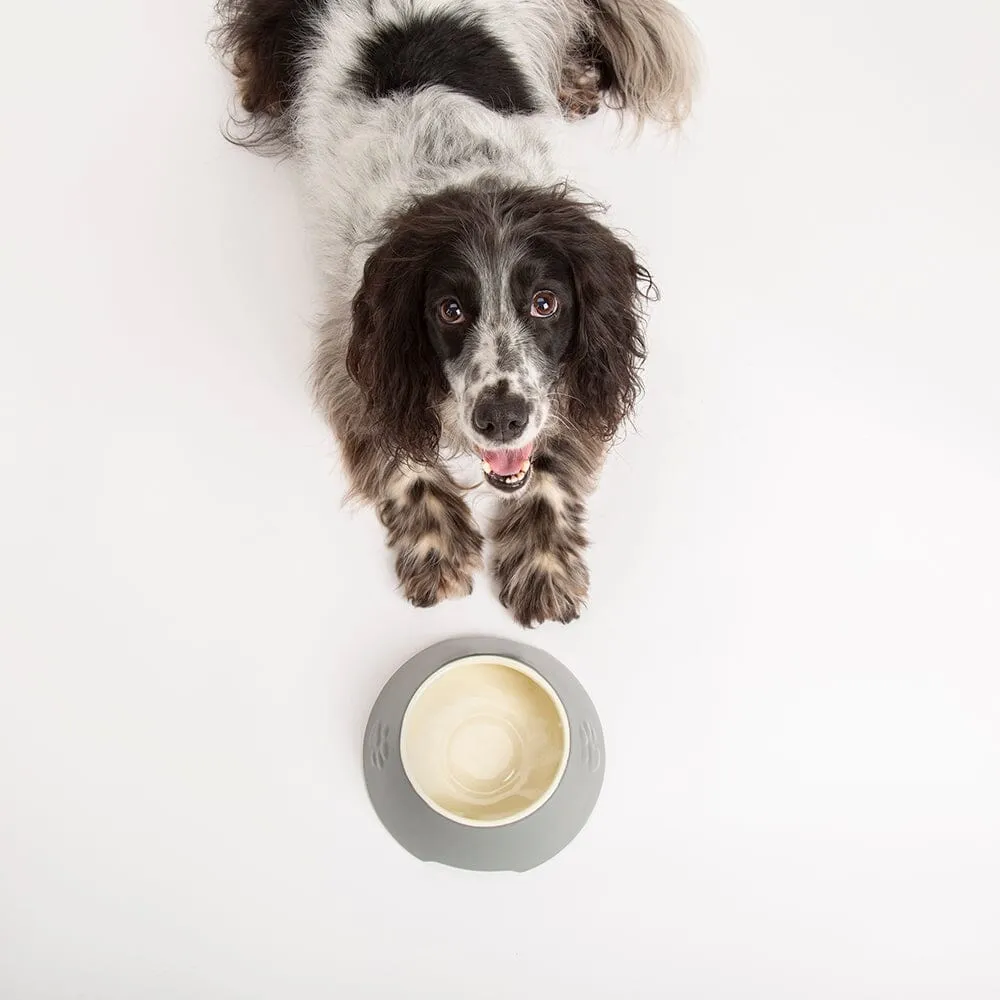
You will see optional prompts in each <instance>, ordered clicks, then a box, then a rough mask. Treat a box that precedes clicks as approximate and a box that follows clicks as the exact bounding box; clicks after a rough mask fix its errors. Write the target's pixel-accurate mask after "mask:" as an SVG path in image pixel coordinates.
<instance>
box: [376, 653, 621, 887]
mask: <svg viewBox="0 0 1000 1000" xmlns="http://www.w3.org/2000/svg"><path fill="white" fill-rule="evenodd" d="M364 772H365V781H366V784H367V786H368V792H369V796H370V798H371V800H372V804H373V805H374V807H375V811H376V813H377V814H378V816H379V818H380V819H381V820H382V822H383V824H384V825H385V826H386V828H387V829H388V830H389V832H390V833H391V834H392V835H393V836H394V837H395V838H396V840H398V841H399V843H400V844H402V846H403V847H405V848H406V849H407V850H409V851H410V852H411V853H412V854H415V855H416V856H417V857H419V858H422V859H423V860H427V861H438V862H440V863H442V864H447V865H452V866H454V867H458V868H472V869H479V870H490V871H492V870H503V869H511V870H515V871H524V870H526V869H528V868H533V867H535V866H536V865H538V864H541V863H542V862H543V861H546V860H548V859H549V858H550V857H552V856H553V855H555V854H556V853H558V852H559V851H560V850H561V849H562V848H563V847H565V846H566V844H568V843H569V842H570V841H571V840H572V839H573V837H575V836H576V834H577V833H578V832H579V831H580V830H581V829H582V827H583V825H584V824H585V823H586V820H587V818H588V816H589V815H590V812H591V810H592V809H593V807H594V805H595V803H596V801H597V797H598V795H599V793H600V788H601V783H602V781H603V776H604V746H603V736H602V733H601V726H600V722H599V721H598V718H597V713H596V712H595V710H594V706H593V704H592V702H591V701H590V699H589V698H588V697H587V694H586V692H584V690H583V688H581V687H580V685H579V683H578V682H577V681H576V679H575V678H574V677H573V676H572V674H570V673H569V671H568V670H566V668H565V667H563V666H562V664H560V663H559V662H558V661H556V660H555V659H554V658H552V657H551V656H549V655H548V654H547V653H544V652H542V651H541V650H538V649H534V648H532V647H530V646H525V645H523V644H521V643H515V642H510V641H508V640H504V639H475V638H469V639H451V640H448V641H446V642H442V643H438V644H437V645H435V646H432V647H430V648H429V649H425V650H423V651H422V652H420V653H418V654H417V655H416V656H414V657H413V658H412V659H410V660H409V661H408V662H407V663H406V664H404V666H403V667H401V668H400V669H399V670H398V671H397V672H396V673H395V674H394V675H393V676H392V678H390V680H389V682H388V683H387V684H386V686H385V688H384V689H383V690H382V693H381V694H380V695H379V698H378V700H377V701H376V703H375V707H374V708H373V710H372V714H371V718H370V719H369V722H368V726H367V729H366V732H365V753H364Z"/></svg>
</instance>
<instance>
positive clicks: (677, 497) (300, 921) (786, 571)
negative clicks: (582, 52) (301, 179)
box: [0, 0, 1000, 1000]
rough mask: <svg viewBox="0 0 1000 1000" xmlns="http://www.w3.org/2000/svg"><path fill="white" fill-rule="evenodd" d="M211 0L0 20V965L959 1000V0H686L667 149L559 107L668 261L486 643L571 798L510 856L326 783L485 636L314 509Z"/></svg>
mask: <svg viewBox="0 0 1000 1000" xmlns="http://www.w3.org/2000/svg"><path fill="white" fill-rule="evenodd" d="M209 6H210V5H209V4H208V2H207V0H204V2H202V0H175V2H173V3H164V2H160V3H156V4H149V3H135V2H132V0H105V2H104V3H102V4H96V5H95V4H79V3H69V2H68V0H56V2H55V3H49V4H44V5H28V4H22V5H21V6H20V7H15V8H14V9H13V10H12V11H11V12H8V13H7V14H5V15H4V21H5V26H4V37H5V43H6V44H5V46H4V55H3V58H2V59H0V75H2V82H3V92H4V94H5V95H6V98H7V99H6V101H5V105H4V123H3V126H2V129H0V131H2V135H3V139H2V140H0V142H2V145H3V158H2V161H0V171H2V174H3V178H2V185H0V190H2V195H0V197H2V199H3V206H2V219H3V223H2V234H3V235H2V241H0V257H2V261H0V265H2V266H0V283H2V289H0V308H2V313H0V326H2V338H0V349H2V357H0V402H2V409H3V417H2V421H0V448H2V450H0V460H2V477H3V485H2V494H0V507H2V520H0V533H2V535H0V544H2V550H3V555H2V569H0V573H2V578H0V582H2V593H0V996H2V997H3V998H4V1000H63V998H66V1000H68V998H74V1000H79V998H84V1000H119V998H120V1000H136V998H141V1000H159V998H163V1000H168V998H169V1000H175V998H180V1000H201V998H204V1000H223V998H234V1000H235V998H239V1000H257V998H260V1000H313V998H316V1000H320V998H323V1000H328V998H331V997H335V998H342V1000H366V998H379V1000H397V998H401V1000H409V998H418V997H427V998H433V1000H469V998H476V1000H494V998H495V1000H501V998H502V1000H508V998H513V997H519V998H522V997H523V998H528V1000H536V998H537V1000H542V998H552V997H557V996H558V997H563V996H566V997H576V998H584V997H586V998H595V1000H598V998H600V1000H604V998H610V997H629V998H632V997H635V998H651V1000H652V998H657V1000H659V998H666V997H676V998H679V1000H688V998H691V1000H695V998H706V1000H708V998H712V1000H716V998H718V1000H748V998H762V1000H779V998H790V1000H803V998H809V1000H813V998H836V1000H855V998H886V1000H890V998H891V1000H897V998H905V1000H918V998H930V997H933V998H941V1000H954V998H961V1000H987V998H996V997H997V996H1000V946H998V943H1000V393H998V389H997V382H998V369H1000V304H998V302H1000V250H998V233H1000V113H998V110H997V108H998V106H1000V67H998V63H997V60H996V44H997V37H998V34H1000V6H998V5H997V4H995V3H993V2H991V0H978V2H977V0H968V2H966V3H963V4H952V5H943V6H942V5H940V4H931V3H929V2H923V0H919V2H913V0H910V2H904V0H843V2H840V3H837V4H832V5H830V4H815V3H803V2H800V0H760V2H757V3H753V4H749V3H746V2H744V0H740V2H736V0H718V2H715V3H708V2H703V0H697V2H695V0H692V2H691V3H690V5H689V10H690V11H691V13H692V15H693V17H694V19H695V20H696V22H697V23H698V25H699V27H700V29H701V33H702V36H703V39H704V42H705V46H706V49H707V52H708V59H709V66H710V76H709V80H708V83H707V86H706V88H705V91H704V95H703V99H702V100H701V102H700V104H699V106H698V114H697V119H696V121H695V122H694V123H693V125H692V127H691V129H690V130H689V131H688V133H687V134H686V136H685V138H684V139H683V140H682V141H681V143H680V144H679V145H677V146H675V147H671V146H669V145H667V144H664V143H663V142H662V141H660V140H659V139H658V138H656V137H655V136H653V135H647V136H646V137H645V138H644V139H643V140H642V141H641V142H640V143H639V144H638V145H637V146H635V147H634V148H618V149H613V148H612V144H613V140H614V126H613V122H611V121H606V122H603V123H602V122H599V121H592V122H589V123H587V124H586V125H584V126H582V127H579V128H577V129H575V130H573V131H572V133H571V134H570V135H569V137H568V138H567V140H566V141H567V143H568V145H567V147H566V151H567V155H568V156H570V157H571V158H572V160H573V162H574V163H575V164H576V169H577V173H578V178H579V180H580V181H581V182H582V183H584V184H585V185H587V186H588V187H589V188H590V189H591V190H592V191H593V192H594V193H595V194H596V195H598V196H600V197H603V198H607V199H609V200H611V201H612V202H613V203H614V217H615V220H616V221H617V222H618V223H619V224H621V225H622V226H625V227H627V228H628V229H630V230H631V231H632V232H633V233H634V234H635V237H636V239H637V240H638V242H639V243H640V244H641V245H642V246H643V248H644V250H645V252H646V256H647V258H648V261H649V263H650V266H651V268H652V270H653V271H654V272H655V274H656V276H657V277H658V279H659V281H660V283H661V286H662V289H663V293H664V295H663V301H662V302H661V303H660V304H659V305H658V306H656V307H655V310H654V312H653V315H652V320H651V324H650V330H649V333H650V341H651V355H650V360H649V366H648V378H647V386H648V394H647V397H646V399H645V402H644V405H643V407H642V410H641V413H640V415H639V419H638V427H639V430H638V432H637V433H635V434H634V435H633V436H631V437H630V438H629V439H628V441H627V442H626V443H625V444H624V445H623V446H622V447H621V448H620V450H619V451H618V452H617V454H616V455H615V457H614V458H613V460H612V461H611V463H610V465H609V467H608V470H607V474H606V476H605V478H604V481H603V484H602V487H601V490H600V493H599V495H598V496H597V498H596V500H595V502H594V508H593V520H592V529H593V538H594V545H593V553H592V567H593V576H594V587H593V594H592V601H591V606H590V608H589V610H588V612H587V613H586V615H585V617H584V618H583V619H582V620H581V621H579V622H578V623H577V624H575V625H573V626H570V627H568V628H565V627H557V626H547V627H545V628H543V629H540V630H538V631H537V632H535V633H534V634H532V636H531V640H532V641H534V642H536V643H538V644H540V645H542V646H544V647H545V648H547V649H549V650H551V651H553V652H554V653H556V654H557V655H559V656H560V657H561V658H563V659H564V660H565V662H566V663H567V664H569V665H570V666H571V667H572V668H573V669H574V670H575V671H576V673H577V674H578V676H579V677H580V678H581V679H582V680H583V682H584V684H585V685H586V686H587V688H588V689H589V691H590V693H591V694H592V696H593V698H594V700H595V701H596V703H597V704H598V706H599V708H600V711H601V713H602V716H603V720H604V724H605V727H606V731H607V739H608V747H609V759H608V772H607V781H606V786H605V792H604V795H603V797H602V799H601V802H600V803H599V806H598V809H597V811H596V813H595V814H594V817H593V819H592V821H591V823H590V825H589V826H588V828H587V830H586V831H585V833H584V834H583V835H582V836H581V837H580V838H579V839H578V840H577V841H576V842H575V843H574V844H573V845H572V846H571V847H570V848H569V849H568V850H567V851H565V853H564V854H563V855H561V856H560V857H559V858H558V859H556V860H555V861H554V862H552V863H551V864H550V865H548V866H546V867H544V868H541V869H539V870H537V871H535V872H532V873H529V874H526V875H522V876H512V875H510V876H508V875H495V876H477V875H472V874H467V873H462V872H457V871H451V870H446V869H440V868H437V867H435V866H424V865H421V864H419V863H418V862H416V861H414V860H412V859H411V858H410V857H409V856H408V855H406V854H405V853H404V852H403V851H402V850H400V849H399V848H398V847H397V846H396V845H395V843H394V842H393V841H391V840H390V838H389V837H388V836H387V835H386V834H385V833H384V832H383V831H382V829H381V828H380V827H379V825H378V823H377V821H376V819H375V817H374V815H373V813H372V811H371V809H370V808H369V805H368V802H367V799H366V797H365V793H364V789H363V786H362V783H361V774H360V764H359V761H360V747H359V740H360V736H361V731H362V727H363V725H364V721H365V718H366V715H367V711H368V708H369V706H370V704H371V702H372V700H373V699H374V697H375V695H376V694H377V692H378V690H379V688H380V686H381V684H382V683H383V681H384V680H385V679H386V677H387V676H388V675H389V674H390V673H391V672H392V670H393V669H394V667H395V666H396V665H397V664H398V663H400V662H401V661H402V660H403V659H404V658H405V657H406V656H407V655H408V654H409V653H411V652H413V651H415V650H416V649H418V648H420V647H421V646H422V645H424V644H427V643H429V642H431V641H433V640H436V639H439V638H442V637H445V636H449V635H453V634H455V633H468V632H487V633H498V634H502V635H517V634H519V633H518V630H517V629H516V628H515V627H514V626H513V625H512V624H511V623H510V621H509V620H508V619H507V617H506V616H505V614H504V612H503V611H502V609H501V608H500V607H499V606H498V605H497V604H496V603H495V601H494V600H493V598H492V597H491V595H490V588H489V586H488V584H487V583H486V581H483V582H482V584H481V585H480V587H479V588H478V590H477V592H476V594H475V595H474V596H473V597H471V598H470V599H468V600H466V601H463V602H460V603H454V604H450V605H448V606H446V607H441V608H438V609H435V610H433V611H424V612H420V611H416V610H413V609H412V608H410V607H408V606H407V605H406V604H405V603H404V602H403V601H402V600H401V599H400V598H399V597H398V596H397V595H396V594H395V593H394V592H393V580H392V577H391V570H390V566H389V563H388V559H387V557H386V555H385V554H384V551H383V548H382V541H381V535H380V530H379V529H378V527H377V526H376V524H375V520H374V518H373V517H372V516H371V515H370V514H368V513H360V514H351V513H349V512H347V511H344V510H342V509H341V508H340V506H339V501H340V496H341V494H342V491H343V489H344V479H343V476H342V475H341V473H340V471H339V469H338V465H337V460H336V456H335V452H334V449H333V447H332V444H331V441H330V439H329V437H328V435H327V433H326V431H325V429H324V427H323V426H322V425H321V423H320V421H319V420H318V419H317V417H316V416H315V415H314V414H313V412H312V410H311V404H310V399H309V397H308V394H307V390H306V388H305V369H306V366H307V364H308V360H309V353H310V330H309V317H310V315H311V313H312V310H313V308H314V307H315V305H316V301H317V294H318V292H317V285H316V282H315V278H314V274H313V269H312V264H311V261H310V256H309V248H308V246H307V244H306V240H305V237H304V235H303V224H302V218H301V213H300V210H299V208H298V203H297V197H296V192H295V187H294V183H293V178H292V174H291V172H290V170H289V168H288V167H287V166H282V165H275V164H274V163H272V162H271V161H266V160H262V159H259V158H255V157H254V156H252V155H249V154H247V153H245V152H243V151H241V150H239V149H236V148H233V147H230V146H228V145H227V144H226V143H225V142H224V141H223V140H222V139H221V138H220V135H219V126H220V123H221V121H222V118H223V114H224V107H225V102H226V99H227V95H228V92H229V87H228V82H227V80H226V79H225V78H224V76H223V74H222V73H221V71H220V70H219V69H218V68H217V67H216V65H215V64H214V62H213V60H212V57H211V55H210V53H209V52H208V50H207V48H206V47H205V45H204V34H205V32H206V30H207V28H208V26H209V20H210V11H209V10H208V8H209Z"/></svg>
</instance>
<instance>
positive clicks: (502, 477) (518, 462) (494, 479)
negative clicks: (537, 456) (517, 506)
mask: <svg viewBox="0 0 1000 1000" xmlns="http://www.w3.org/2000/svg"><path fill="white" fill-rule="evenodd" d="M532 447H533V446H532V445H530V444H528V445H525V446H524V447H523V448H513V449H507V450H504V451H484V452H482V459H483V476H484V478H485V479H486V482H488V483H489V484H490V486H492V487H494V488H495V489H498V490H500V492H501V493H516V492H517V491H518V490H519V489H521V488H523V486H524V485H525V483H527V481H528V479H529V478H530V476H531V449H532Z"/></svg>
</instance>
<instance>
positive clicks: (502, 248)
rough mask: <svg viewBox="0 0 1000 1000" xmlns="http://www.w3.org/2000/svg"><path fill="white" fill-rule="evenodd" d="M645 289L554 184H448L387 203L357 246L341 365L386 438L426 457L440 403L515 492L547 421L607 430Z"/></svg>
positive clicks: (631, 263) (625, 409) (631, 391)
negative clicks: (364, 247) (388, 213)
mask: <svg viewBox="0 0 1000 1000" xmlns="http://www.w3.org/2000/svg"><path fill="white" fill-rule="evenodd" d="M651 288H652V285H651V282H650V280H649V275H648V273H647V272H646V270H645V269H644V268H643V267H642V266H641V265H640V264H639V263H638V262H637V260H636V257H635V254H634V252H633V251H632V249H631V247H629V246H628V244H626V243H624V242H623V241H622V240H620V239H619V238H617V237H616V236H615V235H614V234H613V233H612V232H611V231H610V230H609V229H608V228H607V227H606V226H605V225H603V224H602V223H601V222H599V221H598V220H597V219H596V218H595V212H594V210H593V208H592V207H591V206H589V205H586V204H584V203H582V202H579V201H576V200H574V199H573V198H572V197H571V196H570V195H569V194H568V193H567V192H566V191H564V190H562V189H557V190H552V189H529V188H517V187H494V188H453V189H450V190H446V191H443V192H441V193H439V194H436V195H434V196H432V197H430V198H425V199H422V200H420V201H418V202H417V203H416V204H415V205H414V206H413V207H412V208H410V209H409V210H408V211H406V212H404V213H402V214H401V215H400V216H398V217H397V218H396V219H395V220H394V221H393V223H392V225H391V227H390V229H389V231H388V235H387V237H386V239H385V241H384V242H383V243H382V244H381V245H380V246H379V247H378V248H377V249H376V250H375V251H374V252H373V253H372V255H371V256H370V257H369V258H368V261H367V263H366V265H365V269H364V278H363V281H362V285H361V288H360V290H359V291H358V293H357V295H356V296H355V299H354V306H353V332H352V336H351V341H350V344H349V347H348V354H347V364H348V369H349V371H350V373H351V375H352V377H353V378H354V379H355V381H356V382H357V383H358V385H359V386H360V388H361V390H362V392H363V393H364V396H365V398H366V400H367V403H368V406H369V411H370V413H369V415H370V418H371V419H372V420H373V421H374V423H375V425H376V428H375V429H376V432H377V434H378V435H379V437H380V438H381V440H382V441H383V442H384V443H385V445H386V447H387V448H389V449H391V450H392V451H394V452H396V453H397V454H399V455H401V456H404V457H407V458H410V459H412V460H415V461H428V460H432V459H433V457H434V456H435V455H436V453H437V449H438V444H439V438H440V434H441V422H442V413H443V411H444V410H445V404H447V409H448V411H449V413H450V414H451V415H452V421H451V422H452V423H454V424H456V425H457V428H458V431H459V433H460V435H461V436H462V437H463V438H464V443H465V444H466V445H467V446H468V447H469V448H471V449H472V450H474V451H475V452H477V453H478V454H479V455H480V456H481V457H482V460H483V471H484V474H485V476H486V479H487V481H488V482H489V483H490V484H491V485H492V486H494V487H495V488H496V489H497V490H499V491H501V492H506V493H511V492H515V491H517V490H519V489H520V488H521V487H522V486H524V484H525V483H526V482H527V481H528V477H529V474H530V469H531V455H532V450H533V448H534V445H535V442H536V440H537V439H538V438H539V437H540V436H541V435H543V434H545V433H546V432H548V431H549V430H551V428H552V426H553V425H554V424H555V423H557V422H560V423H562V424H563V425H569V427H570V428H573V429H575V430H576V432H578V433H589V434H593V435H595V436H598V437H601V438H604V439H610V438H611V437H613V436H614V434H615V432H616V430H617V429H618V427H619V425H620V424H621V422H622V421H623V420H624V419H625V418H626V417H627V416H628V414H629V412H630V411H631V409H632V406H633V404H634V403H635V400H636V396H637V395H638V391H639V380H638V376H639V367H640V365H641V363H642V359H643V354H644V344H643V338H642V317H641V310H640V300H641V298H642V297H643V295H645V294H648V292H649V290H650V289H651Z"/></svg>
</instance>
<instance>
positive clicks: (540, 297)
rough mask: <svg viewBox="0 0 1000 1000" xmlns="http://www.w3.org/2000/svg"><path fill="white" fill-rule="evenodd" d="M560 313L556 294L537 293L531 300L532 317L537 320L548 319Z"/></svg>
mask: <svg viewBox="0 0 1000 1000" xmlns="http://www.w3.org/2000/svg"><path fill="white" fill-rule="evenodd" d="M558 311H559V300H558V299H557V298H556V296H555V293H554V292H535V294H534V295H533V296H532V298H531V315H532V316H534V317H536V318H537V319H548V318H549V317H550V316H555V314H556V313H557V312H558Z"/></svg>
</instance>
